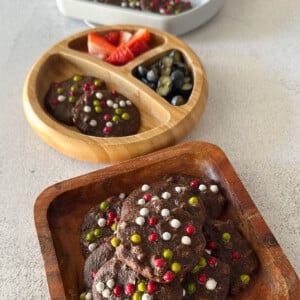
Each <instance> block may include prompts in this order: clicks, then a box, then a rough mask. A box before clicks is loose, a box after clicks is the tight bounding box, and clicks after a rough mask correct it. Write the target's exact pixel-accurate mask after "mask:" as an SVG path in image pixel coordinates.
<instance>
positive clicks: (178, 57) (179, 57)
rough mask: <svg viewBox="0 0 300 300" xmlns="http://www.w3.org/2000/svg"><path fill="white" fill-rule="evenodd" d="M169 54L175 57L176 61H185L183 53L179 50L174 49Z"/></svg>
mask: <svg viewBox="0 0 300 300" xmlns="http://www.w3.org/2000/svg"><path fill="white" fill-rule="evenodd" d="M169 56H170V57H172V58H173V61H174V62H181V61H183V59H182V55H181V53H180V52H179V51H178V50H172V51H171V52H170V53H169Z"/></svg>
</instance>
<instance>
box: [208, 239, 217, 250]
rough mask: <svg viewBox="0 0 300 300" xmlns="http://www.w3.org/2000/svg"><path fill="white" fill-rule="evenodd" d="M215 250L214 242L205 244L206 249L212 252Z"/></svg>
mask: <svg viewBox="0 0 300 300" xmlns="http://www.w3.org/2000/svg"><path fill="white" fill-rule="evenodd" d="M216 248H217V244H216V243H215V242H213V241H210V242H208V243H207V249H209V250H214V249H216Z"/></svg>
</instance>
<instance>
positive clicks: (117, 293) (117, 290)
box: [113, 285, 123, 297]
mask: <svg viewBox="0 0 300 300" xmlns="http://www.w3.org/2000/svg"><path fill="white" fill-rule="evenodd" d="M113 293H114V295H115V296H117V297H120V296H121V295H122V293H123V288H122V287H121V286H120V285H116V286H115V287H114V289H113Z"/></svg>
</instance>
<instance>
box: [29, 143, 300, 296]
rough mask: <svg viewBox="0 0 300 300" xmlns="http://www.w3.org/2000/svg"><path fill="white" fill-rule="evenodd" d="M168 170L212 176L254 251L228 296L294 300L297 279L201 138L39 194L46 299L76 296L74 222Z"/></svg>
mask: <svg viewBox="0 0 300 300" xmlns="http://www.w3.org/2000/svg"><path fill="white" fill-rule="evenodd" d="M170 173H184V174H187V175H193V176H197V177H202V178H207V179H208V178H209V179H212V180H215V181H217V182H218V183H219V184H220V186H221V187H222V188H223V189H224V191H225V196H226V197H227V198H228V201H229V205H228V208H227V210H226V213H225V216H224V217H229V218H231V219H232V220H233V221H234V223H235V225H236V226H237V227H238V228H239V230H241V232H242V233H243V235H244V236H245V237H246V239H247V240H248V241H249V243H250V244H251V246H252V247H253V248H254V250H255V251H256V253H257V255H258V258H259V262H260V268H259V271H258V273H257V276H256V277H255V278H253V280H252V283H251V285H250V287H249V288H248V289H247V290H245V291H244V292H243V293H241V294H240V295H238V296H236V297H231V298H229V299H242V300H248V299H249V300H250V299H258V300H259V299H263V300H267V299H270V300H271V299H272V300H281V299H290V300H296V299H300V282H299V278H298V277H297V275H296V273H295V271H294V270H293V268H292V266H291V264H290V263H289V261H288V259H287V257H286V256H285V254H284V253H283V251H282V249H281V247H280V245H279V244H278V243H277V241H276V239H275V237H274V236H273V234H272V232H271V231H270V229H269V228H268V226H267V224H266V223H265V221H264V219H263V218H262V216H261V215H260V213H259V211H258V210H257V208H256V206H255V204H254V203H253V201H252V199H251V198H250V196H249V194H248V192H247V191H246V189H245V188H244V186H243V184H242V182H241V181H240V179H239V178H238V176H237V174H236V172H235V171H234V168H233V167H232V165H231V163H230V162H229V160H228V159H227V157H226V155H225V154H224V153H223V151H222V150H221V149H220V148H218V147H216V146H214V145H212V144H208V143H204V142H191V143H186V144H182V145H177V146H173V147H169V148H166V149H164V150H160V151H157V152H155V153H152V154H148V155H145V156H141V157H138V158H134V159H131V160H128V161H125V162H122V163H119V164H116V165H113V166H111V167H107V168H105V169H101V170H98V171H95V172H92V173H89V174H86V175H83V176H79V177H76V178H73V179H70V180H66V181H63V182H60V183H57V184H55V185H53V186H51V187H49V188H47V189H46V190H45V191H43V192H42V193H41V194H40V196H39V197H38V198H37V200H36V203H35V207H34V218H35V224H36V229H37V235H38V239H39V242H40V246H41V251H42V255H43V259H44V263H45V270H46V276H47V280H48V286H49V292H50V295H51V299H78V295H79V294H80V292H81V291H82V290H83V288H84V285H83V280H82V267H83V262H84V260H83V257H82V255H81V249H80V245H79V227H80V224H81V222H82V219H83V216H84V214H85V213H86V212H87V211H88V210H89V208H90V207H92V206H93V205H95V204H97V203H99V201H100V199H105V197H107V196H109V195H112V194H116V195H117V194H119V193H121V192H125V193H128V192H130V191H131V190H133V189H134V188H136V187H137V186H140V185H141V184H143V183H151V182H153V181H156V180H157V179H159V178H160V177H162V176H164V175H166V174H170Z"/></svg>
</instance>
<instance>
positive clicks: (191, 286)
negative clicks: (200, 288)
mask: <svg viewBox="0 0 300 300" xmlns="http://www.w3.org/2000/svg"><path fill="white" fill-rule="evenodd" d="M186 291H187V293H188V294H189V295H192V294H194V293H195V292H196V284H195V283H193V282H190V283H189V284H188V285H187V287H186Z"/></svg>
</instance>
